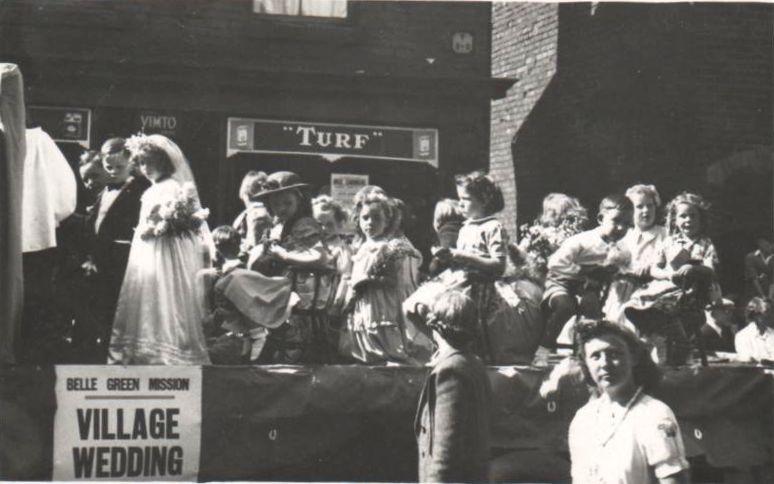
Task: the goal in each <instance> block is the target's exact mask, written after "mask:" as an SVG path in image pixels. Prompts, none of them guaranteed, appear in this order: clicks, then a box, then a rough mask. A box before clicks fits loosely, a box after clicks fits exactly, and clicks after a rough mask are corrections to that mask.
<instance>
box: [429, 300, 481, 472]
mask: <svg viewBox="0 0 774 484" xmlns="http://www.w3.org/2000/svg"><path fill="white" fill-rule="evenodd" d="M476 321H477V314H476V306H475V304H474V303H473V301H472V300H471V299H470V298H469V297H467V296H465V295H464V294H462V293H461V292H459V291H449V292H447V293H445V294H442V295H440V296H439V297H438V299H437V300H436V301H435V302H434V303H433V305H432V307H431V308H430V312H429V313H428V314H427V324H428V327H430V328H431V329H432V331H433V340H434V341H435V343H436V345H438V351H437V352H436V354H435V356H434V357H433V360H432V361H431V365H432V366H433V369H432V371H431V372H430V375H428V377H427V380H426V381H425V385H424V388H423V389H422V395H421V397H420V399H419V406H418V409H417V415H416V419H415V421H414V432H415V436H416V439H417V446H418V448H419V481H420V482H479V481H484V480H486V478H487V474H488V472H487V465H488V460H489V432H490V429H489V426H490V416H489V415H490V410H489V405H490V401H491V392H492V390H491V387H490V384H489V380H488V378H487V375H486V370H485V368H484V365H483V363H482V362H481V360H480V359H479V358H478V357H477V356H476V355H475V354H474V353H473V352H472V351H470V349H469V348H470V345H471V343H472V342H473V341H475V339H476Z"/></svg>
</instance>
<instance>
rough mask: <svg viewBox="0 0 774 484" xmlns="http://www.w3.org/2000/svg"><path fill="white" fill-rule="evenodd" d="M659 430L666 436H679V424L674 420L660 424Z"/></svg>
mask: <svg viewBox="0 0 774 484" xmlns="http://www.w3.org/2000/svg"><path fill="white" fill-rule="evenodd" d="M658 430H659V432H661V434H662V435H663V436H664V437H666V438H669V439H674V438H675V437H677V426H676V425H675V423H674V422H671V421H669V420H665V421H663V422H661V423H660V424H658Z"/></svg>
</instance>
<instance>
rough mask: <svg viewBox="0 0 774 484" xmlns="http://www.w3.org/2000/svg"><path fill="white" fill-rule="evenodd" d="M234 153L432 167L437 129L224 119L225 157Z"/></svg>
mask: <svg viewBox="0 0 774 484" xmlns="http://www.w3.org/2000/svg"><path fill="white" fill-rule="evenodd" d="M236 153H277V154H310V155H321V156H325V157H326V158H328V159H333V160H335V159H337V158H342V157H356V158H380V159H387V160H405V161H418V162H426V163H430V164H431V165H433V166H434V167H436V168H437V167H438V130H437V129H431V128H398V127H387V126H363V125H348V124H330V123H311V122H305V121H277V120H266V119H246V118H229V119H228V149H227V155H228V156H231V155H233V154H236Z"/></svg>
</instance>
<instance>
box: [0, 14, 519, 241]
mask: <svg viewBox="0 0 774 484" xmlns="http://www.w3.org/2000/svg"><path fill="white" fill-rule="evenodd" d="M325 3H326V2H324V1H323V2H315V3H310V4H309V5H310V7H308V8H309V9H311V11H304V8H305V7H304V3H303V2H291V1H276V0H263V1H262V0H255V1H250V0H223V1H203V0H201V1H200V0H195V1H192V2H186V3H185V8H182V6H181V5H180V4H179V3H176V2H166V1H161V0H157V1H143V2H129V1H121V2H100V1H95V2H82V1H64V2H49V1H42V0H33V1H15V0H11V1H9V2H3V4H2V5H0V32H1V33H0V36H1V37H0V58H2V59H3V60H5V61H10V62H15V63H17V64H19V65H20V67H21V69H22V72H23V74H24V76H25V82H26V94H27V104H28V105H31V106H33V110H32V111H31V115H30V117H31V118H32V119H33V121H38V122H40V124H41V125H42V126H43V127H44V129H47V130H49V131H58V132H59V133H58V136H55V139H57V140H62V142H61V143H60V146H62V147H63V149H64V150H65V152H66V154H67V155H68V158H70V159H71V161H72V160H74V159H75V158H77V155H78V154H79V153H80V151H81V150H82V149H83V148H84V147H87V146H88V147H91V148H98V147H99V145H100V144H101V143H102V141H104V140H105V139H107V138H108V137H111V136H127V135H130V134H132V133H136V132H138V131H141V130H142V131H145V132H147V133H150V132H161V133H163V134H167V135H169V136H170V137H172V138H173V139H175V140H176V141H177V142H178V143H179V144H180V146H181V147H182V149H183V151H184V152H185V153H186V154H187V156H188V157H189V158H190V162H191V164H192V167H193V170H194V174H195V176H196V178H197V181H198V183H199V185H200V191H201V193H202V197H203V200H204V203H205V204H207V205H208V206H209V207H210V208H211V209H212V212H213V218H214V220H213V222H214V223H215V224H220V223H227V222H228V221H230V220H231V219H232V217H233V216H234V215H235V214H236V213H238V211H239V209H240V202H239V200H238V197H237V191H238V186H239V183H240V180H241V178H242V176H243V175H244V174H245V173H246V172H247V171H248V170H251V169H257V170H264V171H267V172H271V171H276V170H293V171H297V172H299V173H300V174H301V175H302V177H303V178H304V179H305V180H306V181H308V182H309V183H311V184H312V185H314V186H315V187H316V188H317V189H321V190H323V191H325V190H327V189H328V188H326V187H330V185H331V175H332V174H336V175H337V179H338V183H339V185H338V186H337V187H334V191H335V192H336V194H337V196H342V194H344V193H347V190H349V191H352V190H354V189H356V188H357V187H358V186H360V184H362V183H364V182H365V180H364V178H363V177H362V176H360V177H358V176H352V175H368V183H371V184H378V185H381V186H383V187H384V188H385V189H387V190H388V192H390V193H392V194H395V195H396V196H399V197H401V198H403V199H404V200H405V201H407V202H408V203H409V204H410V206H411V207H412V208H413V210H414V211H415V213H416V216H417V219H416V221H415V224H414V227H413V229H410V230H409V232H410V235H411V233H412V231H413V232H414V234H413V235H414V236H415V238H416V239H418V241H417V242H418V244H419V245H421V246H424V247H427V246H428V244H429V238H430V237H431V234H429V233H428V230H425V229H426V228H427V227H429V217H430V214H431V212H432V205H433V203H434V201H435V200H436V199H437V198H438V197H440V196H442V195H444V194H451V193H453V192H454V186H453V181H452V178H453V175H454V174H455V173H459V172H463V171H468V170H472V169H476V168H486V166H487V163H488V159H489V107H490V100H491V99H492V98H493V97H498V96H502V95H504V92H505V89H507V87H508V86H510V85H511V84H512V83H513V81H511V80H508V79H494V80H493V79H492V78H491V77H490V35H491V30H490V21H491V7H490V5H489V4H481V3H457V2H450V3H437V2H416V3H412V2H400V3H399V2H346V1H342V0H333V1H332V2H329V3H330V4H333V11H334V14H333V15H332V16H331V15H330V12H324V11H321V10H324V9H321V7H320V6H321V5H323V4H325ZM293 5H296V6H297V5H301V6H302V8H301V10H300V11H296V12H289V11H287V10H286V8H287V6H293ZM312 7H314V8H312ZM283 9H284V10H283ZM68 137H69V138H71V139H68ZM348 183H349V185H348Z"/></svg>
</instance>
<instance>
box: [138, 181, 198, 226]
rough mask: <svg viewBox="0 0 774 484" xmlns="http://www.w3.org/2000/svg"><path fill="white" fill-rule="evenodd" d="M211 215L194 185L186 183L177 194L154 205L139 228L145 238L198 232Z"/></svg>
mask: <svg viewBox="0 0 774 484" xmlns="http://www.w3.org/2000/svg"><path fill="white" fill-rule="evenodd" d="M209 215H210V211H209V210H208V209H206V208H202V207H201V206H200V205H199V200H198V198H197V197H196V188H194V185H193V184H192V183H185V184H183V186H182V187H180V189H179V190H178V191H177V193H176V194H175V196H173V197H171V198H169V199H167V200H164V201H163V202H161V203H159V204H158V205H156V206H155V207H153V209H152V210H151V213H150V215H148V217H147V219H145V220H143V221H141V222H140V226H139V227H138V230H140V235H141V236H142V238H144V239H150V238H154V237H164V236H174V235H179V234H182V233H186V232H197V231H198V230H199V227H201V226H202V224H203V223H204V222H205V220H207V217H208V216H209Z"/></svg>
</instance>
